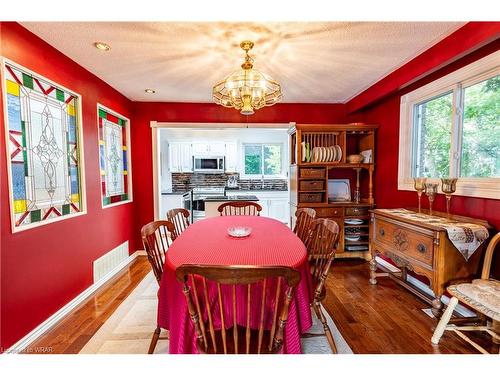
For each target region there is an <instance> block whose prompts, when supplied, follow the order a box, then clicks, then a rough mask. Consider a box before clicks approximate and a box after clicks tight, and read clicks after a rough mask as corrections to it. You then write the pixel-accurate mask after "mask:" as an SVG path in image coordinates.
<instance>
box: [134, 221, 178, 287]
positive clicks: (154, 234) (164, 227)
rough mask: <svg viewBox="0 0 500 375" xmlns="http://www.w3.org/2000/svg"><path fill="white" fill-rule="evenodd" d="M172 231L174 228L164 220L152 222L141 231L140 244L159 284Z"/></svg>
mask: <svg viewBox="0 0 500 375" xmlns="http://www.w3.org/2000/svg"><path fill="white" fill-rule="evenodd" d="M173 231H174V226H173V224H172V223H171V222H169V221H166V220H159V221H153V222H151V223H148V224H146V225H144V226H143V227H142V229H141V237H142V243H143V245H144V250H146V254H147V256H148V260H149V263H150V264H151V268H153V273H154V275H155V278H156V281H158V284H159V283H160V280H161V276H162V274H163V265H164V263H165V256H166V253H167V249H168V248H169V246H170V241H171V240H169V237H171V234H172V233H173Z"/></svg>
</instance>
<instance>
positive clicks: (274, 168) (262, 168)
mask: <svg viewBox="0 0 500 375" xmlns="http://www.w3.org/2000/svg"><path fill="white" fill-rule="evenodd" d="M243 150H244V163H245V174H246V175H258V176H261V175H262V176H279V175H281V174H282V157H281V155H282V154H281V152H282V145H281V144H246V145H244V146H243Z"/></svg>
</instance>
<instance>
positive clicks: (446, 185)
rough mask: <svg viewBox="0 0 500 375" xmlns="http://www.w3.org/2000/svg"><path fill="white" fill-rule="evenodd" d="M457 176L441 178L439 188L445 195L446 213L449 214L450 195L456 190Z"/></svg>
mask: <svg viewBox="0 0 500 375" xmlns="http://www.w3.org/2000/svg"><path fill="white" fill-rule="evenodd" d="M457 180H458V179H457V178H442V179H441V190H443V193H444V194H445V195H446V213H447V214H448V216H450V205H451V195H452V194H453V193H454V192H455V191H456V190H457Z"/></svg>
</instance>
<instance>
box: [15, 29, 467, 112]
mask: <svg viewBox="0 0 500 375" xmlns="http://www.w3.org/2000/svg"><path fill="white" fill-rule="evenodd" d="M22 24H23V26H25V27H26V28H28V29H29V30H30V31H32V32H33V33H35V34H37V35H38V36H40V37H41V38H42V39H44V40H45V41H47V42H48V43H50V44H51V45H53V46H54V47H56V48H57V49H59V50H60V51H62V52H63V53H64V54H66V55H67V56H69V57H70V58H72V59H73V60H75V61H76V62H77V63H79V64H80V65H82V66H84V67H85V68H86V69H88V70H89V71H91V72H92V73H94V74H95V75H97V76H98V77H100V78H101V79H103V80H104V81H106V82H107V83H109V84H110V85H111V86H113V87H114V88H115V89H117V90H118V91H120V92H121V93H123V94H124V95H125V96H127V97H128V98H130V99H132V100H137V101H174V102H211V101H212V100H211V90H212V86H213V84H214V83H216V82H217V81H220V80H221V79H223V78H224V77H225V76H227V75H228V74H229V73H231V72H232V71H234V70H236V69H237V68H238V67H239V65H240V64H241V62H242V57H243V51H242V50H241V49H240V48H239V43H240V41H242V40H244V39H250V40H253V41H254V42H255V47H254V49H253V50H252V52H251V55H253V57H254V58H255V68H257V69H259V70H261V71H262V72H263V73H266V74H268V75H270V76H271V77H272V78H274V79H276V80H277V81H278V82H280V83H281V85H282V91H283V102H289V103H293V102H296V103H336V102H345V101H347V100H349V99H350V98H352V97H353V96H355V95H357V94H358V93H360V92H361V91H363V90H364V89H366V88H367V87H369V86H371V85H372V84H373V83H375V82H377V81H378V80H379V79H381V78H382V77H384V76H385V75H387V74H389V73H390V72H392V71H394V70H395V69H397V68H398V67H399V66H401V65H403V64H404V63H406V62H407V61H409V60H411V59H412V58H413V57H415V56H417V55H418V54H420V53H421V52H423V51H424V50H426V49H427V48H429V47H430V46H432V45H433V44H435V43H436V42H438V41H439V40H441V39H443V38H444V37H445V36H447V35H449V34H451V33H452V32H453V31H455V30H456V29H458V28H459V27H460V26H462V25H463V24H464V23H461V22H327V23H317V22H283V23H276V22H271V23H227V22H196V23H195V22H192V23H190V22H163V23H151V22H132V23H130V22H25V23H22ZM95 41H103V42H106V43H108V44H109V45H110V46H111V51H109V52H102V51H99V50H97V49H96V48H94V47H93V45H92V44H93V43H94V42H95ZM145 88H153V89H155V90H156V94H146V93H145V92H144V89H145Z"/></svg>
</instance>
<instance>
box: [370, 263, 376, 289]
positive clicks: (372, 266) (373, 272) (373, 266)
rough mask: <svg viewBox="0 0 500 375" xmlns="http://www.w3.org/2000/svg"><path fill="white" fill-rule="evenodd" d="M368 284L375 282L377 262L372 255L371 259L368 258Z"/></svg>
mask: <svg viewBox="0 0 500 375" xmlns="http://www.w3.org/2000/svg"><path fill="white" fill-rule="evenodd" d="M370 284H372V285H375V284H377V262H376V261H375V257H372V260H370Z"/></svg>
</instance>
